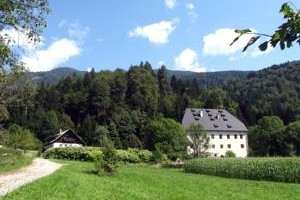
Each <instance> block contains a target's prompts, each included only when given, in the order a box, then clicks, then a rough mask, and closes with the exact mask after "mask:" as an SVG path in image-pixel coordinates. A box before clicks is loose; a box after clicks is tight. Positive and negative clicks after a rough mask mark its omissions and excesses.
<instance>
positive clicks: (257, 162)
mask: <svg viewBox="0 0 300 200" xmlns="http://www.w3.org/2000/svg"><path fill="white" fill-rule="evenodd" d="M183 169H184V171H185V172H190V173H199V174H207V175H216V176H222V177H228V178H239V179H250V180H267V181H278V182H289V183H300V159H299V158H202V159H195V160H190V161H187V162H186V163H185V164H184V167H183Z"/></svg>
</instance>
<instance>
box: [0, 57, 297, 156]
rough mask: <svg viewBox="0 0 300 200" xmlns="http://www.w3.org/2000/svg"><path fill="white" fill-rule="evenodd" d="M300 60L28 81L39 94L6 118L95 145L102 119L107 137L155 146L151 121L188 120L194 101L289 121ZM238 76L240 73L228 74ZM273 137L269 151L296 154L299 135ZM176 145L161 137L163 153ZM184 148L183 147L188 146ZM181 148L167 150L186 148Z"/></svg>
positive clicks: (43, 134)
mask: <svg viewBox="0 0 300 200" xmlns="http://www.w3.org/2000/svg"><path fill="white" fill-rule="evenodd" d="M299 66H300V65H299V61H298V62H290V63H285V64H282V65H275V66H272V67H271V68H267V69H264V70H261V71H258V72H251V73H249V72H216V73H192V72H191V73H185V72H174V71H173V72H172V71H168V70H167V69H166V68H165V67H161V69H159V70H158V71H157V75H156V74H155V73H154V71H153V70H152V68H151V65H150V64H149V63H148V62H146V63H141V65H139V66H132V67H131V68H130V69H129V70H128V72H126V71H123V70H120V69H117V70H115V71H101V72H98V73H96V72H95V71H93V70H92V71H91V72H89V73H87V74H85V75H84V76H69V77H67V78H65V79H62V80H60V81H59V82H58V83H57V84H56V85H52V86H49V85H46V84H42V85H41V87H40V88H38V89H37V90H36V91H34V89H33V91H32V92H30V90H28V89H29V88H30V87H27V89H25V88H24V91H23V90H22V94H30V95H29V96H32V94H34V96H35V98H31V100H30V101H28V99H26V98H25V99H23V98H21V97H20V98H21V99H22V100H18V102H22V103H21V104H17V106H14V105H10V106H9V107H8V108H9V109H8V112H9V113H7V112H5V109H6V107H5V106H4V107H3V106H2V108H4V109H3V112H2V113H3V114H2V115H3V116H4V117H3V120H2V122H0V123H2V124H3V125H4V126H5V127H8V126H9V124H8V123H9V122H15V123H17V124H19V125H21V126H23V127H26V128H28V129H29V130H31V131H32V132H33V133H35V135H36V136H37V137H38V138H39V139H40V140H42V141H45V140H46V139H47V138H48V137H49V136H51V135H53V134H57V133H58V129H59V128H62V129H64V130H65V129H72V130H75V132H77V133H78V134H79V135H80V136H81V137H82V138H83V139H84V140H85V141H86V142H87V145H93V146H101V145H102V144H101V138H100V135H101V134H98V133H97V132H96V127H98V126H101V127H102V129H103V130H104V129H107V131H108V132H107V134H106V135H107V137H108V138H110V139H111V140H112V141H113V143H114V146H115V147H116V148H118V149H127V148H138V149H142V148H148V149H151V150H154V144H153V143H151V139H150V140H149V134H148V132H147V130H146V129H147V127H148V126H149V124H150V122H151V121H155V120H157V119H158V118H160V117H166V118H172V119H176V120H177V121H181V120H182V116H183V114H184V111H185V109H186V108H188V107H199V108H200V107H209V108H219V107H225V108H226V109H227V110H228V111H229V112H230V113H232V114H233V115H235V116H237V117H238V118H240V119H241V120H243V121H244V122H245V123H246V125H255V124H257V122H258V120H259V119H261V118H262V117H263V116H270V115H274V116H279V117H280V118H281V119H282V120H283V121H284V124H286V125H287V124H288V123H290V122H294V121H296V120H297V119H299V116H300V106H299V105H300V101H299V91H300V87H299V81H300V79H299V77H300V74H299V69H300V68H299ZM173 74H176V76H175V75H173ZM172 75H173V76H172ZM246 75H248V76H247V77H246ZM167 77H168V78H167ZM234 77H240V78H241V79H238V80H231V81H228V80H230V79H234ZM0 85H1V84H0ZM215 86H219V87H215ZM23 96H24V95H23ZM25 96H26V95H25ZM0 108H1V107H0ZM8 114H9V115H8ZM8 116H9V117H10V118H8ZM0 117H1V116H0ZM251 133H252V131H251V132H250V135H249V136H250V137H251ZM294 135H295V134H294ZM253 136H255V134H254V135H253ZM258 136H259V135H258ZM255 137H256V136H255ZM259 137H260V136H259ZM274 137H275V138H272V140H269V141H272V142H270V143H269V144H268V145H269V147H268V148H270V150H268V152H267V153H264V154H263V155H295V154H297V152H296V151H297V150H296V148H297V147H296V146H295V145H296V144H295V143H294V141H297V140H295V139H289V138H287V136H286V134H277V135H274ZM291 138H295V137H294V136H293V137H291ZM250 139H251V138H250ZM292 140H293V141H292ZM252 141H255V140H252ZM169 142H170V143H171V144H169ZM261 142H263V141H260V143H261ZM165 143H168V144H165ZM249 143H250V148H251V149H252V152H253V153H252V155H261V154H257V152H255V151H256V150H259V149H260V147H259V148H256V147H255V143H256V142H249ZM253 144H254V146H253ZM268 145H265V146H264V147H266V146H268ZM173 146H174V144H173V142H172V140H169V141H165V142H163V143H160V144H158V148H159V149H160V150H161V151H162V152H163V153H165V152H167V151H166V150H165V149H173ZM175 146H176V145H175ZM252 146H253V147H252ZM264 147H263V148H264ZM180 149H181V150H176V151H177V152H180V151H182V152H183V151H184V152H185V150H183V149H184V148H180ZM278 149H279V150H278ZM168 154H169V153H168ZM180 154H182V153H175V155H172V156H171V155H168V156H169V157H172V158H175V157H177V156H185V155H180Z"/></svg>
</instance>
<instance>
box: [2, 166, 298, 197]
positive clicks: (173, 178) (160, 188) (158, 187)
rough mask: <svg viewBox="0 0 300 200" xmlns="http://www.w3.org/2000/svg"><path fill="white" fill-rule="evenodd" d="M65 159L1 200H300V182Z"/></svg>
mask: <svg viewBox="0 0 300 200" xmlns="http://www.w3.org/2000/svg"><path fill="white" fill-rule="evenodd" d="M60 162H62V161H60ZM63 163H65V164H68V165H65V166H63V168H61V169H60V170H59V171H57V172H55V173H54V174H52V175H50V176H48V177H45V178H42V179H40V180H38V181H36V182H34V183H31V184H29V185H26V186H24V187H22V188H20V189H18V190H16V191H15V192H12V193H10V194H8V195H7V196H6V197H3V198H0V199H1V200H25V199H26V200H27V199H30V200H40V199H43V200H57V199H60V200H63V199H76V200H86V199H93V200H94V199H108V200H114V199H118V200H123V199H126V200H131V199H155V200H156V199H204V200H211V199H222V200H233V199H239V200H246V199H264V200H283V199H294V200H296V199H300V184H288V183H276V182H264V181H248V180H238V179H227V178H221V177H214V176H207V175H199V174H189V173H184V172H183V171H182V170H179V169H160V168H153V167H149V166H136V165H130V166H128V165H126V166H125V165H124V166H121V168H120V170H119V172H118V173H117V174H116V175H115V176H96V175H95V174H93V173H92V170H93V168H94V165H93V163H83V162H75V161H63Z"/></svg>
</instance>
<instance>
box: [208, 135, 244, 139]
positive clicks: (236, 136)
mask: <svg viewBox="0 0 300 200" xmlns="http://www.w3.org/2000/svg"><path fill="white" fill-rule="evenodd" d="M210 138H211V139H215V135H213V134H212V135H211V136H210ZM219 138H220V139H222V138H223V135H221V134H220V135H219ZM237 138H238V135H234V139H237ZM227 139H230V135H227ZM240 139H243V135H240Z"/></svg>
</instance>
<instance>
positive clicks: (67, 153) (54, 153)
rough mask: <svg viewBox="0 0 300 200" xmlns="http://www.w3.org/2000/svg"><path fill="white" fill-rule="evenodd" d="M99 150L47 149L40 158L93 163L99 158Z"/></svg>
mask: <svg viewBox="0 0 300 200" xmlns="http://www.w3.org/2000/svg"><path fill="white" fill-rule="evenodd" d="M101 155H102V152H101V149H100V148H95V147H81V148H76V147H66V148H51V149H47V150H46V151H45V152H44V153H43V154H42V156H43V157H44V158H54V159H65V160H79V161H91V162H95V161H96V160H97V159H98V158H99V157H101Z"/></svg>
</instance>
